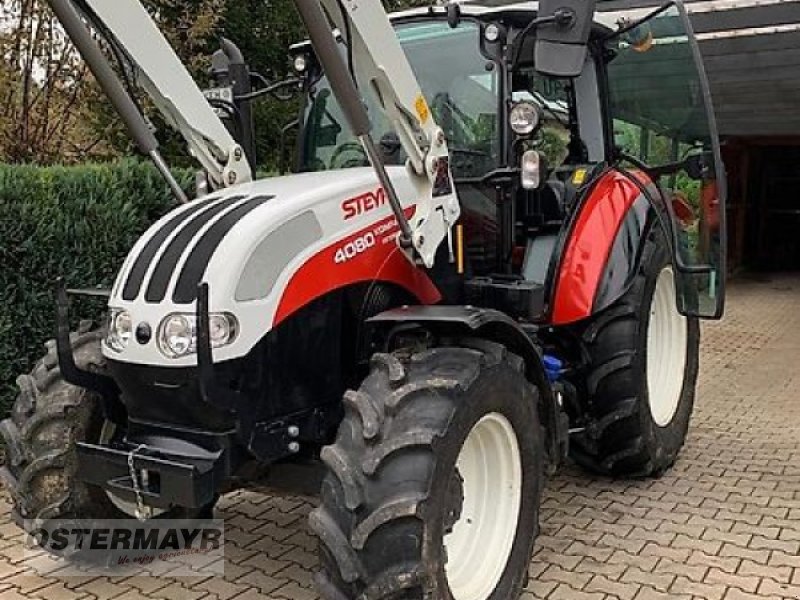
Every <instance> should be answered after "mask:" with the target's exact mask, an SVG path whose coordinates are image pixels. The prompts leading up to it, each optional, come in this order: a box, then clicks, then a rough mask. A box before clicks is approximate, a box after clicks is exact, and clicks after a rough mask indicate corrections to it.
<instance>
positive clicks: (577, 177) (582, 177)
mask: <svg viewBox="0 0 800 600" xmlns="http://www.w3.org/2000/svg"><path fill="white" fill-rule="evenodd" d="M584 181H586V169H575V173H574V175H573V176H572V183H574V184H575V185H583V182H584Z"/></svg>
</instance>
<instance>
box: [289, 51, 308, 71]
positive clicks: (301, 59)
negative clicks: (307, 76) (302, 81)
mask: <svg viewBox="0 0 800 600" xmlns="http://www.w3.org/2000/svg"><path fill="white" fill-rule="evenodd" d="M292 66H293V67H294V70H295V71H296V72H297V73H300V74H302V73H305V71H306V69H307V68H308V58H307V57H306V55H305V54H298V55H297V56H295V57H294V61H292Z"/></svg>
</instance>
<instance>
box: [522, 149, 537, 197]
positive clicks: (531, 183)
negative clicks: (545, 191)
mask: <svg viewBox="0 0 800 600" xmlns="http://www.w3.org/2000/svg"><path fill="white" fill-rule="evenodd" d="M520 178H521V180H522V187H523V188H524V189H526V190H535V189H536V188H538V187H539V185H540V184H541V182H542V157H541V155H540V154H539V153H538V152H537V151H536V150H528V151H527V152H525V153H524V154H523V155H522V164H521V165H520Z"/></svg>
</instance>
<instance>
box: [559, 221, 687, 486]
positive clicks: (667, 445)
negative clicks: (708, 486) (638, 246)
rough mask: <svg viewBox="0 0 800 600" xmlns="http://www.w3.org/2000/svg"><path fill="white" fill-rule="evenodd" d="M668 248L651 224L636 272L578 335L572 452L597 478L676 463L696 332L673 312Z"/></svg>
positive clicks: (649, 472)
mask: <svg viewBox="0 0 800 600" xmlns="http://www.w3.org/2000/svg"><path fill="white" fill-rule="evenodd" d="M676 293H677V292H676V282H675V273H674V271H673V267H672V259H671V252H670V247H669V244H668V242H667V239H666V237H665V235H664V233H663V231H662V229H661V228H660V227H659V226H657V225H654V226H653V227H652V228H651V230H650V232H649V234H648V237H647V239H646V241H645V246H644V249H643V253H642V257H641V262H640V267H639V271H638V273H637V274H636V277H635V279H634V281H633V283H632V285H631V287H630V289H629V290H628V292H627V293H626V294H625V295H624V296H623V297H622V298H620V299H619V300H618V301H617V302H616V303H614V304H613V305H612V306H611V307H609V308H608V309H606V310H604V311H603V312H601V313H599V314H598V315H597V316H596V317H593V318H592V319H591V320H590V321H589V322H588V323H586V324H585V325H583V326H582V327H581V329H580V331H579V334H580V336H581V340H582V344H583V349H584V354H585V355H586V356H587V357H588V360H589V364H588V369H587V372H586V374H585V377H584V378H583V379H582V380H581V381H576V382H574V383H576V384H577V385H576V387H578V389H581V390H583V408H584V410H585V411H586V412H587V413H588V416H589V421H588V423H587V427H586V430H585V432H584V433H583V434H581V435H578V436H575V437H574V438H573V439H572V440H571V444H570V453H571V455H572V457H573V459H574V460H575V461H576V462H577V463H578V464H580V465H582V466H583V467H585V468H587V469H589V470H591V471H594V472H598V473H602V474H608V475H617V476H629V477H642V476H658V475H661V474H662V473H664V471H666V470H667V469H668V468H669V467H671V466H672V464H673V463H674V462H675V460H676V458H677V456H678V453H679V451H680V449H681V448H682V447H683V444H684V442H685V440H686V434H687V431H688V428H689V420H690V418H691V414H692V408H693V405H694V396H695V387H696V385H697V373H698V363H699V347H700V327H699V325H698V321H697V319H696V318H688V317H685V316H682V315H680V314H679V313H678V310H677V301H676Z"/></svg>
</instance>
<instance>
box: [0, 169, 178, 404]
mask: <svg viewBox="0 0 800 600" xmlns="http://www.w3.org/2000/svg"><path fill="white" fill-rule="evenodd" d="M176 176H177V177H178V178H179V181H180V182H181V184H182V185H184V187H185V188H187V189H188V188H189V187H190V185H191V182H192V180H193V175H192V172H190V171H188V170H187V171H180V172H178V173H176ZM173 204H174V200H173V199H172V197H171V196H170V194H169V191H168V189H167V186H166V184H165V183H164V181H163V179H162V178H161V177H160V176H159V175H158V173H157V172H156V171H155V169H154V168H152V167H151V166H150V165H149V164H148V163H144V162H138V161H133V160H125V161H121V162H117V163H113V164H106V165H88V166H81V167H35V166H19V165H14V166H10V165H0V417H2V416H5V414H6V412H7V411H8V409H9V408H10V406H11V402H12V401H13V399H14V396H15V394H16V386H15V379H16V377H17V375H19V374H20V373H25V372H27V371H29V370H30V369H31V368H32V366H33V364H34V363H35V361H36V360H37V359H38V358H41V356H42V354H43V352H44V350H43V347H42V343H43V342H44V341H45V340H47V339H50V338H52V337H53V334H54V322H55V318H54V312H55V310H54V289H55V282H56V279H57V278H58V277H63V278H64V281H65V282H66V284H67V286H69V287H94V286H104V287H110V286H111V284H112V283H113V280H114V276H115V274H116V272H117V270H118V269H119V267H120V266H121V264H122V261H123V259H124V258H125V256H126V254H127V252H128V250H129V249H130V248H131V246H132V245H133V243H134V242H135V241H136V239H137V238H138V237H139V236H140V235H141V234H142V232H143V231H144V230H145V229H146V228H147V227H148V226H149V225H150V224H151V223H152V222H153V221H155V220H156V219H157V218H158V217H160V216H161V215H162V214H164V213H165V212H166V211H167V210H168V209H169V208H170V207H171V206H173ZM102 311H103V304H102V303H98V302H96V301H95V302H89V301H78V302H73V310H72V315H73V317H74V318H75V320H76V321H77V320H79V319H81V318H93V319H97V318H98V317H99V316H100V314H101V313H102Z"/></svg>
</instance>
